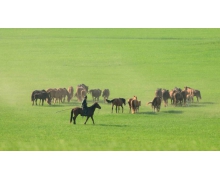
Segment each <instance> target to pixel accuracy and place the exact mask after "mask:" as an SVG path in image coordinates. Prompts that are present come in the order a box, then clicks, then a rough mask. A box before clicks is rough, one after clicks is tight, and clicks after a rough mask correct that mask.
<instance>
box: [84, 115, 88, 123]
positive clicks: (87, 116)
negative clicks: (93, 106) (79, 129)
mask: <svg viewBox="0 0 220 180" xmlns="http://www.w3.org/2000/svg"><path fill="white" fill-rule="evenodd" d="M88 119H89V116H87V118H86V121H85V122H84V124H86V123H87V121H88Z"/></svg>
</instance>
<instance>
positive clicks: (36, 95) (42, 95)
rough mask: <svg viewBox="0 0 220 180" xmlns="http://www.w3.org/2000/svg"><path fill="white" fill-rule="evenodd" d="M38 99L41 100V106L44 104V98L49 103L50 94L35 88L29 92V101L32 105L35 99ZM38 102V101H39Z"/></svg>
mask: <svg viewBox="0 0 220 180" xmlns="http://www.w3.org/2000/svg"><path fill="white" fill-rule="evenodd" d="M38 99H40V102H41V100H42V106H43V104H44V100H46V99H47V103H48V104H49V105H51V96H50V93H47V92H46V91H45V90H35V91H33V92H32V94H31V101H32V106H33V105H34V101H35V104H36V105H37V100H38ZM39 104H40V103H39Z"/></svg>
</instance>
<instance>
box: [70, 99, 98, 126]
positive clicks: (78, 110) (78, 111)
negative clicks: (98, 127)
mask: <svg viewBox="0 0 220 180" xmlns="http://www.w3.org/2000/svg"><path fill="white" fill-rule="evenodd" d="M96 108H98V109H101V106H100V105H99V104H98V103H97V102H95V103H94V104H93V105H92V106H90V107H88V110H87V115H84V114H83V110H82V108H80V107H75V108H73V109H72V110H71V113H70V123H71V122H72V120H73V123H74V124H76V118H77V116H78V115H79V114H80V115H81V116H86V117H87V118H86V121H85V123H84V124H86V122H87V121H88V119H89V118H90V117H91V119H92V121H93V124H95V123H94V119H93V114H94V111H95V109H96ZM73 114H74V116H73Z"/></svg>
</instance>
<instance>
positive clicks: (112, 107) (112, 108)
mask: <svg viewBox="0 0 220 180" xmlns="http://www.w3.org/2000/svg"><path fill="white" fill-rule="evenodd" d="M113 107H114V105H112V113H113Z"/></svg>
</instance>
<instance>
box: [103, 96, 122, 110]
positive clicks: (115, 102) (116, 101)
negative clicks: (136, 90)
mask: <svg viewBox="0 0 220 180" xmlns="http://www.w3.org/2000/svg"><path fill="white" fill-rule="evenodd" d="M106 102H107V103H112V113H113V107H114V106H116V108H115V111H116V113H117V112H119V108H120V107H121V108H122V113H123V104H124V105H126V101H125V99H124V98H115V99H112V100H108V99H106Z"/></svg>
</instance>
